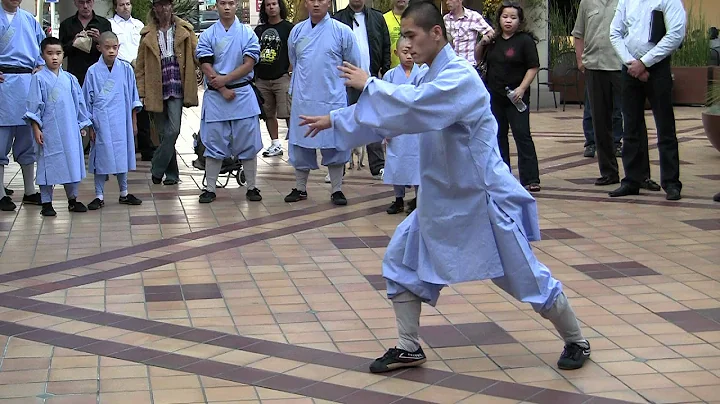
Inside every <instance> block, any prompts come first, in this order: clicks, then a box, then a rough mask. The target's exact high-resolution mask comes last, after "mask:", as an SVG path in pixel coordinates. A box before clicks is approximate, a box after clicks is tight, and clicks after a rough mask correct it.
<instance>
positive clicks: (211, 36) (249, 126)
mask: <svg viewBox="0 0 720 404" xmlns="http://www.w3.org/2000/svg"><path fill="white" fill-rule="evenodd" d="M237 6H238V0H220V1H219V2H218V3H217V8H218V11H219V13H220V20H219V21H217V22H216V23H215V24H213V25H212V26H211V27H210V28H208V29H207V30H205V31H204V32H203V33H202V34H201V35H200V40H199V41H198V46H197V51H196V53H197V59H198V60H199V61H200V68H201V69H202V71H203V74H205V77H206V81H207V90H208V91H205V95H203V105H202V114H201V120H200V139H202V143H203V145H205V174H206V176H207V184H206V186H205V189H204V190H203V192H202V194H201V195H200V203H210V202H212V201H214V200H215V197H216V195H215V189H216V182H217V178H218V175H219V174H220V169H221V168H222V162H223V160H224V159H226V158H228V157H237V158H238V159H240V160H242V164H243V169H244V171H245V178H246V179H247V192H246V193H245V197H246V198H247V199H248V200H249V201H255V202H258V201H261V200H262V196H261V195H260V190H259V189H257V188H256V187H255V177H256V173H257V154H258V152H259V151H260V150H261V149H262V137H261V135H260V118H259V115H260V105H259V103H258V99H257V96H256V95H255V91H254V90H253V88H252V87H251V86H250V82H251V81H252V79H253V69H254V67H255V63H256V62H257V61H258V59H259V58H260V42H259V41H258V38H257V35H255V33H254V32H253V30H252V29H251V28H250V27H249V26H247V25H244V24H242V23H241V22H240V21H239V20H238V18H237V17H236V16H235V13H236V12H237Z"/></svg>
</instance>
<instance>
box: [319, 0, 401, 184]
mask: <svg viewBox="0 0 720 404" xmlns="http://www.w3.org/2000/svg"><path fill="white" fill-rule="evenodd" d="M333 18H335V19H336V20H338V21H342V22H343V23H345V25H347V26H348V27H350V29H352V30H353V33H354V34H355V38H356V40H357V46H358V49H359V50H360V66H359V67H360V68H361V69H363V70H364V71H365V72H367V73H368V74H369V75H370V76H373V77H378V78H382V76H383V75H384V74H385V73H386V72H387V71H388V70H390V48H391V46H392V44H391V43H390V32H389V30H388V27H387V23H386V22H385V17H383V15H382V13H381V12H380V11H378V10H376V9H374V8H371V7H369V6H367V5H366V4H365V0H350V1H349V2H348V6H347V7H346V8H344V9H342V10H340V11H338V12H337V13H335V15H333ZM348 91H349V92H348V94H349V96H350V98H349V101H350V104H354V103H355V102H357V99H358V97H360V92H359V91H355V90H353V89H350V90H348ZM366 149H367V154H368V165H369V167H370V174H372V176H373V177H374V178H375V179H382V176H383V173H384V172H385V152H384V151H383V146H382V143H380V142H377V143H370V144H368V145H367V146H366Z"/></svg>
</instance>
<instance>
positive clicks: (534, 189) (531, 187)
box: [525, 184, 540, 192]
mask: <svg viewBox="0 0 720 404" xmlns="http://www.w3.org/2000/svg"><path fill="white" fill-rule="evenodd" d="M525 189H527V190H528V191H530V192H540V184H530V185H527V186H525Z"/></svg>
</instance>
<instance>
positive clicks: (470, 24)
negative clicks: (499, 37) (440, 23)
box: [443, 0, 495, 66]
mask: <svg viewBox="0 0 720 404" xmlns="http://www.w3.org/2000/svg"><path fill="white" fill-rule="evenodd" d="M446 3H447V6H448V10H450V12H449V13H447V14H445V16H444V17H443V20H444V21H445V29H446V30H447V33H448V35H450V37H451V38H452V42H451V43H452V47H453V49H454V50H455V53H457V54H458V56H462V57H463V58H465V59H466V60H467V61H468V62H470V64H471V65H473V66H475V65H477V62H476V61H475V45H476V44H477V42H478V40H479V39H482V36H483V35H487V36H493V35H494V34H495V31H494V30H493V29H492V27H491V26H490V24H488V23H487V21H485V18H483V16H482V15H481V14H480V13H478V12H477V11H475V10H470V9H469V8H466V7H464V6H463V0H446ZM478 34H479V35H480V37H479V38H478Z"/></svg>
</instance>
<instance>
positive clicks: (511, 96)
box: [505, 87, 527, 112]
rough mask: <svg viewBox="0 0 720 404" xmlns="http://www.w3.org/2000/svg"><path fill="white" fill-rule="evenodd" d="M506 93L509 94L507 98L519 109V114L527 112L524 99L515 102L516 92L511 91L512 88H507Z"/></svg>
mask: <svg viewBox="0 0 720 404" xmlns="http://www.w3.org/2000/svg"><path fill="white" fill-rule="evenodd" d="M505 91H506V92H507V97H508V98H509V99H510V101H512V103H513V104H514V105H515V108H517V110H518V112H525V110H526V109H527V105H525V103H524V102H523V100H522V98H521V99H519V100H517V102H516V101H515V90H511V89H510V87H505Z"/></svg>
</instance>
